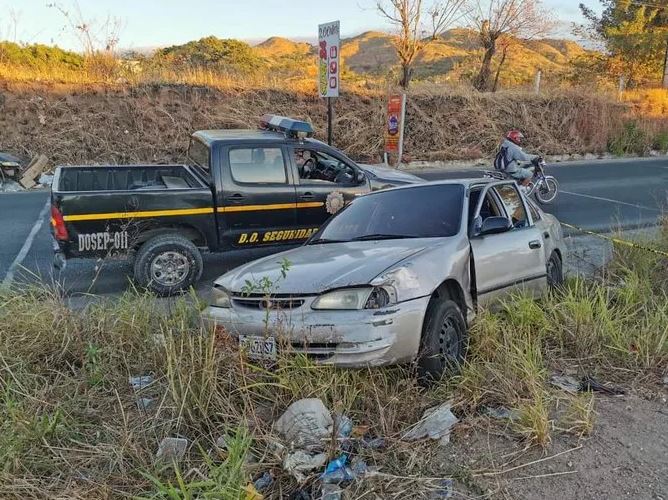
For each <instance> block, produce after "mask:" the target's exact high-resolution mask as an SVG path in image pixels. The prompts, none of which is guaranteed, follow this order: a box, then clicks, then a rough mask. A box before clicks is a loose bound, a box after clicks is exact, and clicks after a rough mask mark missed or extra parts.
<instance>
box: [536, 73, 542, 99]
mask: <svg viewBox="0 0 668 500" xmlns="http://www.w3.org/2000/svg"><path fill="white" fill-rule="evenodd" d="M542 76H543V72H542V71H541V70H538V71H536V78H535V80H534V87H535V90H536V94H540V79H541V77H542Z"/></svg>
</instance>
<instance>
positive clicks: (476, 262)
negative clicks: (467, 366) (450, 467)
mask: <svg viewBox="0 0 668 500" xmlns="http://www.w3.org/2000/svg"><path fill="white" fill-rule="evenodd" d="M563 256H564V242H563V235H562V231H561V226H560V225H559V222H558V221H557V220H556V218H554V217H553V216H551V215H548V214H546V213H544V212H542V211H541V210H540V209H539V208H538V207H537V206H535V205H534V204H533V203H532V202H531V201H529V200H528V199H527V198H525V197H524V196H523V195H522V194H521V192H520V191H519V190H518V188H517V186H516V185H515V184H514V183H513V182H508V181H502V182H491V181H489V180H484V179H475V180H460V181H444V182H434V183H425V184H416V185H411V186H406V187H400V188H395V189H390V190H386V191H377V192H373V193H370V194H368V195H364V196H360V197H359V198H357V199H355V200H354V201H353V202H352V203H351V204H350V205H349V206H347V207H346V208H345V209H344V210H342V211H341V212H339V213H338V214H337V215H336V216H334V217H332V218H331V219H330V220H329V221H328V222H327V223H326V224H325V225H324V226H323V227H322V228H321V229H320V230H319V231H318V232H317V233H316V234H315V235H314V236H313V237H312V238H311V239H310V240H309V241H308V242H307V243H306V244H304V245H303V246H301V247H299V248H296V249H293V250H289V251H287V252H283V253H280V254H275V255H271V256H268V257H265V258H262V259H260V260H257V261H254V262H250V263H248V264H245V265H243V266H241V267H239V268H237V269H234V270H232V271H230V272H228V273H227V274H225V275H223V276H221V277H220V278H219V279H217V280H216V282H215V284H214V288H213V300H212V303H211V305H210V306H209V307H207V308H206V310H205V311H204V312H203V319H204V321H205V322H206V323H207V324H209V325H210V326H212V327H215V328H219V329H222V330H224V331H225V332H227V333H228V334H230V335H233V336H235V337H238V338H239V339H240V343H241V344H242V346H243V348H244V349H246V350H247V353H248V355H249V356H251V357H256V358H262V357H265V358H271V357H275V356H276V354H277V352H278V351H280V350H281V349H287V350H289V351H290V352H301V353H304V354H306V355H307V356H309V357H311V358H313V359H315V360H317V361H318V362H322V363H330V364H334V365H337V366H343V367H362V366H370V365H371V366H376V365H386V364H393V363H404V362H409V361H414V360H416V361H417V365H418V369H419V370H420V372H421V374H422V375H425V376H431V377H439V376H441V375H442V374H443V373H444V371H445V370H447V369H448V368H449V367H453V366H455V365H456V364H458V363H459V362H461V360H462V357H463V355H464V351H465V344H466V341H467V332H468V325H469V323H470V321H471V320H472V319H473V317H474V315H475V312H476V310H478V308H480V307H482V306H487V305H490V304H494V303H495V302H497V301H499V300H500V299H502V298H503V297H506V296H508V294H511V293H513V292H517V291H519V290H524V291H527V292H529V293H532V294H534V295H536V296H539V295H541V294H543V293H544V292H545V291H546V290H547V289H548V287H549V286H550V285H553V286H556V285H558V284H560V283H561V282H562V280H563V272H562V269H563Z"/></svg>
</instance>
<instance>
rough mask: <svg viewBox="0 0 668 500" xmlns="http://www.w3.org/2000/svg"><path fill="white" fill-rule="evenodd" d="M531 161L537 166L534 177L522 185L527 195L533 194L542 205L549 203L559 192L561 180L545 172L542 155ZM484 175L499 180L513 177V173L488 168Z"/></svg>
mask: <svg viewBox="0 0 668 500" xmlns="http://www.w3.org/2000/svg"><path fill="white" fill-rule="evenodd" d="M531 163H532V164H533V165H534V167H535V168H534V173H533V177H532V178H531V181H530V182H529V184H528V185H527V186H520V187H521V188H522V189H523V191H524V194H525V195H526V196H528V197H530V196H533V197H534V198H535V199H536V201H537V202H538V203H540V204H541V205H549V204H550V203H552V202H553V201H554V200H555V199H556V198H557V195H558V194H559V182H558V181H557V179H556V178H555V177H554V176H552V175H546V174H545V166H546V163H545V160H544V159H543V158H542V157H538V158H536V159H535V160H533V161H532V162H531ZM484 177H489V178H492V179H497V180H506V179H512V176H511V175H509V174H507V173H505V172H499V171H498V170H486V171H485V172H484Z"/></svg>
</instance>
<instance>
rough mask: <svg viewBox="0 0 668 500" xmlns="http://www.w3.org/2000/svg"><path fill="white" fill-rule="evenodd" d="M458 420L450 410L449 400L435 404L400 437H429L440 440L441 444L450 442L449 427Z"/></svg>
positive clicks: (412, 439) (410, 439) (414, 439)
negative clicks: (438, 404)
mask: <svg viewBox="0 0 668 500" xmlns="http://www.w3.org/2000/svg"><path fill="white" fill-rule="evenodd" d="M457 422H459V420H458V419H457V417H455V416H454V415H453V413H452V411H451V410H450V402H448V403H443V404H442V405H440V406H435V407H434V408H430V409H428V410H426V411H425V412H424V415H422V419H421V420H420V421H419V422H418V423H417V424H415V425H414V426H413V427H412V428H411V429H410V430H408V432H406V433H405V434H404V435H403V437H402V439H405V440H407V441H417V440H418V439H424V438H427V437H428V438H430V439H438V440H440V444H441V445H446V444H448V443H449V442H450V429H451V428H452V426H453V425H455V424H456V423H457Z"/></svg>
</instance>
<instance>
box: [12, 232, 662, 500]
mask: <svg viewBox="0 0 668 500" xmlns="http://www.w3.org/2000/svg"><path fill="white" fill-rule="evenodd" d="M667 234H668V233H667ZM667 242H668V240H666V241H663V242H659V243H656V242H654V243H653V244H655V245H656V244H660V245H663V248H668V245H667V244H666V243H667ZM665 266H666V264H665V261H663V260H661V259H658V258H655V256H653V255H651V254H646V253H643V252H639V251H638V250H633V249H626V248H623V249H622V248H620V249H619V250H618V255H617V258H616V260H615V262H614V264H613V265H612V266H611V268H610V269H609V277H608V279H607V280H605V281H601V282H596V283H594V282H583V281H572V282H570V283H568V285H567V286H566V287H565V288H564V290H562V291H560V292H559V293H557V294H555V295H553V296H552V297H550V299H549V300H545V301H542V302H535V301H533V300H531V299H529V298H527V297H516V298H514V299H513V300H512V301H510V302H509V303H508V304H507V305H506V307H505V308H504V309H503V310H502V311H501V312H500V313H498V314H491V313H485V314H483V315H482V316H481V317H480V318H479V319H478V320H477V321H476V324H475V326H474V328H473V331H472V335H471V346H470V350H469V356H468V359H467V362H466V364H465V366H464V367H463V370H462V372H461V374H460V375H459V376H458V377H456V378H454V379H451V380H447V381H444V382H443V383H440V384H436V385H435V386H434V387H432V388H430V389H427V390H425V389H421V388H419V387H418V385H417V383H416V381H415V379H414V377H413V376H412V374H411V372H410V370H408V369H406V368H403V367H397V368H386V369H369V370H355V371H353V370H335V369H332V368H330V367H324V366H318V365H314V364H312V363H311V362H309V361H308V360H307V359H305V358H303V357H294V356H282V357H281V358H280V359H279V361H278V363H277V364H276V365H275V366H273V367H265V366H260V365H255V364H251V363H249V362H247V360H245V359H244V357H243V356H242V355H241V354H240V353H239V352H238V350H237V349H236V348H235V347H234V344H233V342H231V341H230V339H229V338H228V337H226V336H225V335H221V334H213V332H208V331H203V330H202V329H201V328H200V327H199V326H198V321H197V315H198V309H199V306H200V305H199V303H198V301H197V300H196V298H194V297H193V298H188V297H186V298H181V299H175V300H173V301H171V302H169V303H168V304H167V305H166V306H164V304H163V306H162V307H160V308H159V309H156V308H155V305H154V302H153V298H152V297H151V296H149V295H145V294H139V293H137V292H130V293H128V294H127V295H125V296H123V297H121V298H120V299H118V300H113V301H105V302H103V303H99V304H97V305H92V306H89V308H88V309H86V310H85V311H82V312H76V313H75V312H72V311H71V310H69V309H68V308H67V307H66V306H65V304H64V302H63V300H62V298H61V297H60V295H59V293H58V292H57V291H48V290H37V289H23V290H17V291H12V292H9V291H3V292H0V316H1V317H2V318H3V321H2V323H1V324H0V395H1V397H2V400H1V401H0V496H2V497H3V498H44V497H57V496H58V497H71V498H92V497H95V498H103V497H118V496H137V495H139V496H144V497H156V498H164V497H169V496H171V497H179V498H183V497H190V498H194V497H205V496H207V495H208V496H210V497H216V498H243V496H244V495H245V493H243V488H244V487H245V485H246V484H247V483H248V481H250V480H251V479H253V478H255V477H257V476H258V475H259V474H261V473H263V472H266V471H271V472H272V473H273V474H274V476H275V478H276V481H275V483H274V485H273V486H272V488H271V490H270V491H269V492H267V494H268V496H269V497H271V498H284V497H286V496H288V495H289V494H290V493H291V492H292V491H294V490H295V489H296V487H297V484H296V482H295V481H294V479H292V478H291V477H290V476H289V475H288V474H287V473H285V472H284V471H282V468H281V465H280V460H279V459H278V458H277V457H276V456H275V455H274V454H273V452H272V448H271V443H272V442H275V441H276V439H277V436H276V435H275V433H274V431H273V430H272V423H273V422H274V421H275V420H276V419H277V418H278V416H280V414H281V413H282V412H283V411H284V410H285V408H286V407H287V406H288V405H289V404H290V403H291V402H293V401H295V400H297V399H299V398H303V397H318V398H321V399H322V400H323V401H324V403H325V404H326V405H327V407H328V408H330V409H331V410H332V412H334V413H343V414H346V415H348V416H349V417H351V418H352V419H353V421H354V423H355V424H356V425H358V426H360V427H359V428H360V429H361V428H368V432H369V433H371V435H375V436H382V437H384V438H385V439H386V442H387V448H386V449H384V450H371V449H364V448H360V449H358V451H357V452H356V453H357V454H358V455H357V456H359V457H361V458H363V459H364V460H366V461H367V463H368V464H369V465H379V466H382V467H383V468H382V472H383V473H384V474H385V476H379V477H376V478H371V479H368V480H364V481H362V482H359V483H356V484H354V485H353V486H351V491H355V492H356V494H358V495H362V494H364V493H365V492H369V491H371V490H373V491H375V493H376V494H378V495H380V496H381V497H387V496H390V495H395V496H396V495H399V496H400V497H401V498H422V497H424V496H425V495H428V494H429V492H433V491H434V490H435V489H436V488H437V487H438V478H439V477H443V476H448V475H452V474H454V475H455V477H457V478H458V479H459V480H460V481H462V482H463V483H464V484H466V481H467V478H469V480H470V477H471V471H469V470H468V469H466V467H463V468H460V469H458V470H454V469H452V467H450V468H447V467H446V468H443V467H442V465H441V464H442V462H443V458H442V453H443V452H442V451H439V448H438V447H437V446H435V445H433V444H432V443H418V444H415V443H406V442H403V441H401V439H400V436H401V434H402V433H403V431H405V430H406V429H407V428H408V427H409V426H410V425H411V424H413V423H414V422H415V421H417V420H418V418H419V416H420V415H421V414H422V413H423V411H424V410H425V409H426V408H429V407H432V406H434V405H436V404H439V403H441V402H443V401H446V400H450V399H452V400H454V402H455V411H456V413H457V414H458V415H459V416H460V417H461V418H463V419H465V420H467V422H465V426H466V425H475V422H476V421H478V418H479V417H476V418H472V419H470V420H468V416H469V415H471V416H472V415H478V414H479V413H480V412H481V409H482V408H483V407H485V406H493V407H498V406H505V407H507V408H509V409H511V410H515V413H516V414H517V417H516V418H514V419H513V420H512V421H511V422H510V423H509V425H508V424H506V423H503V422H499V424H498V426H497V430H496V432H502V433H507V434H508V435H509V437H510V438H512V439H517V440H519V441H522V442H524V443H525V444H526V446H527V447H530V446H539V447H543V448H549V447H550V444H551V441H552V440H553V437H554V435H555V433H556V432H564V433H568V434H573V435H576V436H578V437H583V436H587V435H590V434H591V433H592V432H595V420H596V414H595V411H594V404H595V403H594V399H593V397H591V396H590V395H588V394H579V395H575V396H571V395H568V394H565V393H564V392H563V391H559V390H557V389H555V388H553V387H551V386H550V385H549V383H548V377H549V375H550V372H551V371H554V370H556V371H561V370H562V369H564V367H567V368H568V370H570V371H574V372H575V373H577V374H579V375H583V374H587V375H592V376H595V377H598V378H599V379H600V380H604V381H606V380H613V381H616V382H617V383H622V384H625V383H633V381H634V379H635V378H636V377H637V376H640V377H642V379H643V380H645V381H647V380H649V381H651V380H660V377H661V376H662V373H661V370H665V366H666V364H667V363H668V342H667V339H668V327H667V326H666V325H668V321H666V319H667V318H668V300H666V293H667V292H668V282H667V281H666V267H665ZM145 374H150V375H152V376H153V378H154V382H153V383H152V384H151V385H149V386H148V387H146V388H143V389H141V390H139V391H137V392H135V391H133V390H132V389H131V387H130V386H129V384H128V377H130V376H134V375H145ZM142 397H144V398H151V399H152V400H153V401H152V404H151V405H150V406H149V407H148V408H143V407H141V408H140V407H138V405H137V400H138V398H142ZM488 425H489V423H488ZM223 435H226V436H228V437H227V441H228V442H229V445H228V447H227V449H220V448H218V447H217V446H216V445H215V442H216V440H217V438H219V437H220V436H223ZM166 436H183V437H187V438H188V439H189V440H190V442H191V446H190V448H189V450H188V453H187V455H186V458H185V459H184V461H183V462H182V463H181V464H179V465H178V466H173V465H169V464H162V465H161V464H159V463H156V461H155V458H154V455H155V451H156V449H157V446H158V443H159V442H160V440H161V439H162V438H163V437H166ZM454 439H457V438H456V435H455V438H454ZM327 448H328V449H329V450H330V453H331V456H335V455H336V454H337V449H338V444H337V441H336V440H334V439H333V440H332V441H331V443H329V444H328V446H327ZM446 462H447V461H446ZM314 478H315V476H314V477H312V478H311V481H309V483H308V488H310V487H312V486H313V487H315V488H316V489H317V482H314V481H313V479H314Z"/></svg>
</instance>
